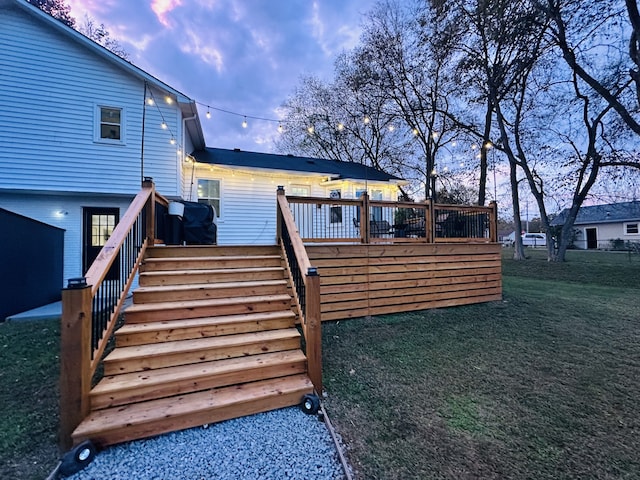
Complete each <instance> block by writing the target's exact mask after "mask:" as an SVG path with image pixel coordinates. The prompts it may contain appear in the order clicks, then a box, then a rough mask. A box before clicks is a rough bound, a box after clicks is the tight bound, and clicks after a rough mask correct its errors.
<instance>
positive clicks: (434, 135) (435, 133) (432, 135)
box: [431, 132, 440, 140]
mask: <svg viewBox="0 0 640 480" xmlns="http://www.w3.org/2000/svg"><path fill="white" fill-rule="evenodd" d="M439 135H440V134H439V133H438V132H433V133H432V134H431V138H433V139H434V140H435V139H436V138H438V136H439Z"/></svg>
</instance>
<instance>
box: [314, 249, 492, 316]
mask: <svg viewBox="0 0 640 480" xmlns="http://www.w3.org/2000/svg"><path fill="white" fill-rule="evenodd" d="M306 249H307V253H308V255H309V260H310V261H311V263H312V264H313V265H315V266H316V267H317V268H318V272H319V274H320V303H321V313H322V321H328V320H340V319H346V318H355V317H363V316H368V315H382V314H387V313H397V312H408V311H414V310H425V309H430V308H441V307H452V306H457V305H468V304H472V303H482V302H489V301H494V300H500V299H501V298H502V274H501V253H500V249H501V246H500V245H499V244H495V243H486V244H461V243H453V244H445V243H438V244H417V243H413V244H392V245H307V246H306Z"/></svg>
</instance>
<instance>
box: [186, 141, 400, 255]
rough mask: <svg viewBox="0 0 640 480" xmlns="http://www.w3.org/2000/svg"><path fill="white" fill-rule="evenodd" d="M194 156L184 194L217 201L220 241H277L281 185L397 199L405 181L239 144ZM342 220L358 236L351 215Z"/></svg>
mask: <svg viewBox="0 0 640 480" xmlns="http://www.w3.org/2000/svg"><path fill="white" fill-rule="evenodd" d="M190 159H191V160H190V161H188V162H185V167H184V168H185V172H184V178H186V179H188V181H187V182H185V188H184V198H185V200H190V201H194V202H195V201H201V202H202V201H205V200H209V203H211V204H212V205H214V207H215V208H216V210H217V214H218V218H217V224H218V244H221V245H246V244H251V245H268V244H273V243H275V241H276V192H277V189H278V186H283V187H284V189H285V192H286V193H287V194H288V195H298V196H311V197H323V198H328V197H330V196H331V193H332V192H334V193H335V192H339V195H340V198H342V199H355V198H357V197H358V195H359V194H360V193H362V192H364V191H367V193H368V194H369V197H370V198H371V199H372V200H390V201H396V200H397V199H398V194H399V193H400V191H399V186H400V185H404V184H406V183H407V182H405V181H403V180H401V179H399V178H397V177H394V176H393V175H388V174H386V173H384V172H381V171H379V170H375V169H373V168H370V167H365V166H363V165H359V164H354V163H348V162H338V161H335V160H323V159H317V158H305V157H295V156H292V155H274V154H266V153H255V152H245V151H240V150H238V149H236V150H226V149H220V148H207V149H204V150H196V151H195V152H193V154H192V156H191V157H190ZM191 179H193V181H192V180H191ZM207 184H208V185H210V186H211V188H210V189H209V192H208V193H209V195H207V192H206V191H203V189H202V187H203V185H207ZM212 193H213V194H214V195H213V196H212V195H211V194H212ZM215 194H217V197H216V196H215ZM310 213H313V214H315V213H316V212H310ZM310 216H311V215H310ZM315 220H316V221H315V222H314V227H313V228H319V227H318V226H321V225H323V223H328V219H327V222H323V220H324V219H320V221H317V220H318V219H315ZM342 221H343V222H344V228H345V230H346V231H347V232H349V230H353V231H352V232H350V234H351V235H353V236H357V235H358V234H357V232H356V231H355V230H354V228H355V227H354V224H353V218H351V217H350V216H345V218H344V219H342ZM298 228H299V229H300V231H301V233H302V234H303V236H310V237H312V236H323V235H324V234H325V233H326V232H317V235H314V234H313V232H305V231H303V229H304V226H303V225H300V224H299V225H298Z"/></svg>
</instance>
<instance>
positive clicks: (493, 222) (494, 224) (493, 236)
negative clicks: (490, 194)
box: [489, 200, 498, 243]
mask: <svg viewBox="0 0 640 480" xmlns="http://www.w3.org/2000/svg"><path fill="white" fill-rule="evenodd" d="M489 207H491V212H490V214H489V241H490V242H494V243H495V242H497V241H498V204H497V203H496V201H495V200H493V201H491V202H489Z"/></svg>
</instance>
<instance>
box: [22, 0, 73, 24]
mask: <svg viewBox="0 0 640 480" xmlns="http://www.w3.org/2000/svg"><path fill="white" fill-rule="evenodd" d="M27 1H28V2H29V3H30V4H31V5H34V6H36V7H38V8H39V9H40V10H42V11H44V12H47V13H48V14H49V15H51V16H52V17H53V18H55V19H57V20H60V21H61V22H62V23H64V24H65V25H67V26H69V27H71V28H74V27H75V24H76V20H75V18H73V17H72V16H71V7H70V6H69V5H67V4H65V3H64V0H27Z"/></svg>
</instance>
